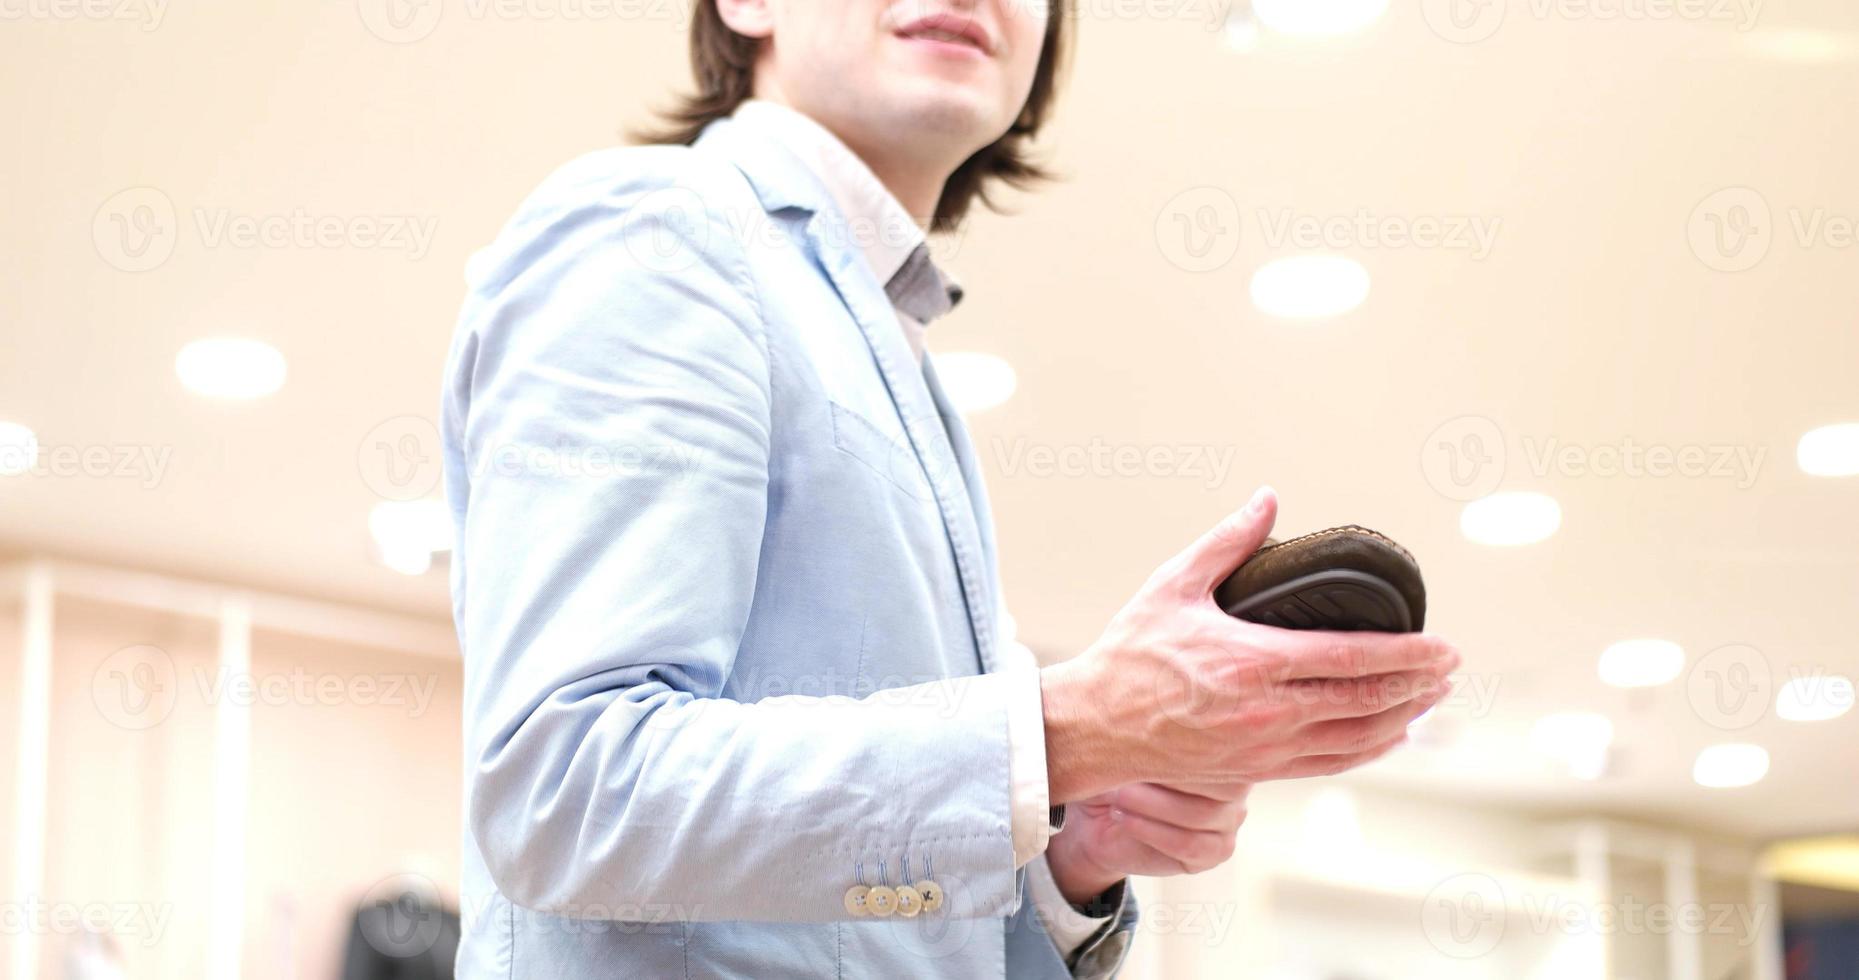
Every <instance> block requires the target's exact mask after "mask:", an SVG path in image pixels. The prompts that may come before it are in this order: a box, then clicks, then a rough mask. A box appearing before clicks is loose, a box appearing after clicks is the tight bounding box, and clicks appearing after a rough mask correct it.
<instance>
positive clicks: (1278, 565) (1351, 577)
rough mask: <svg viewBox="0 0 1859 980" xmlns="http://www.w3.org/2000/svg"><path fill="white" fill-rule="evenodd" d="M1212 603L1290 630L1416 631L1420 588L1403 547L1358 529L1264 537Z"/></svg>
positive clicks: (1422, 606)
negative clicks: (1279, 538) (1282, 538)
mask: <svg viewBox="0 0 1859 980" xmlns="http://www.w3.org/2000/svg"><path fill="white" fill-rule="evenodd" d="M1214 601H1215V602H1218V603H1219V604H1220V608H1221V609H1224V610H1226V611H1227V613H1228V614H1230V615H1233V616H1238V617H1239V618H1240V619H1244V620H1246V621H1248V622H1253V623H1261V624H1263V625H1266V626H1277V627H1281V628H1284V629H1294V630H1347V631H1352V632H1360V631H1368V632H1376V633H1417V632H1419V631H1420V630H1422V629H1423V628H1425V626H1426V615H1427V590H1426V584H1425V583H1424V582H1422V581H1421V578H1420V565H1419V563H1418V562H1416V561H1414V556H1413V555H1411V554H1409V553H1408V551H1407V549H1406V548H1403V547H1401V546H1400V545H1398V544H1395V543H1394V542H1393V541H1391V540H1389V539H1388V538H1387V537H1385V536H1383V535H1381V534H1377V533H1375V532H1374V531H1371V530H1369V529H1368V528H1365V527H1356V526H1355V525H1353V524H1352V525H1349V526H1347V527H1334V528H1331V529H1329V530H1327V531H1318V532H1316V533H1315V534H1306V535H1304V536H1303V537H1301V538H1293V539H1291V540H1289V541H1284V542H1278V541H1271V540H1267V541H1266V542H1265V544H1264V545H1263V546H1262V547H1260V548H1259V550H1258V551H1256V552H1254V553H1253V555H1252V557H1251V558H1249V559H1247V560H1246V563H1245V564H1244V565H1241V566H1239V568H1238V569H1236V570H1235V571H1234V572H1233V574H1232V575H1229V576H1227V579H1226V581H1224V582H1222V583H1220V587H1219V588H1217V589H1215V590H1214Z"/></svg>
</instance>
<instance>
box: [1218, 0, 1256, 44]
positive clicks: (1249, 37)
mask: <svg viewBox="0 0 1859 980" xmlns="http://www.w3.org/2000/svg"><path fill="white" fill-rule="evenodd" d="M1226 43H1227V44H1228V45H1231V46H1232V48H1233V49H1234V50H1235V51H1251V50H1252V49H1253V48H1256V47H1258V46H1259V22H1258V21H1257V20H1256V19H1254V18H1253V17H1252V15H1251V14H1250V13H1248V12H1246V11H1244V10H1240V9H1238V8H1235V9H1234V10H1233V12H1232V14H1230V15H1229V16H1228V17H1227V19H1226Z"/></svg>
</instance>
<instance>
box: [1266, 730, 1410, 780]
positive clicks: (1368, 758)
mask: <svg viewBox="0 0 1859 980" xmlns="http://www.w3.org/2000/svg"><path fill="white" fill-rule="evenodd" d="M1406 741H1407V736H1406V734H1405V733H1403V734H1402V735H1400V736H1399V737H1397V738H1394V739H1390V740H1389V741H1387V742H1384V743H1382V744H1381V745H1377V746H1375V747H1374V748H1372V749H1369V750H1368V751H1366V752H1355V753H1350V754H1347V755H1307V756H1304V757H1303V758H1300V759H1292V760H1291V761H1290V762H1287V763H1284V764H1283V765H1280V766H1278V767H1276V768H1273V769H1270V770H1267V771H1265V772H1262V773H1259V774H1258V775H1257V776H1256V777H1254V778H1257V779H1259V780H1261V781H1263V780H1276V779H1314V778H1317V777H1320V776H1336V775H1340V774H1342V773H1345V772H1348V771H1349V770H1351V769H1356V768H1360V767H1361V766H1365V765H1367V764H1369V763H1371V762H1374V761H1375V760H1376V759H1379V758H1381V757H1382V756H1384V755H1387V754H1388V753H1390V752H1392V751H1394V750H1395V749H1397V748H1399V747H1400V746H1401V745H1402V744H1404V743H1405V742H1406Z"/></svg>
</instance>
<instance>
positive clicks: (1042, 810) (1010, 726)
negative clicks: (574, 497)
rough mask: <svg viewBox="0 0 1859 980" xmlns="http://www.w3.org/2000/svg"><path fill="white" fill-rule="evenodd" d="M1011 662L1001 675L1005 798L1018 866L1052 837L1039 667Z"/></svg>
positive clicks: (1043, 847) (1036, 854)
mask: <svg viewBox="0 0 1859 980" xmlns="http://www.w3.org/2000/svg"><path fill="white" fill-rule="evenodd" d="M1030 660H1031V658H1030V657H1029V658H1028V661H1029V662H1027V663H1023V664H1022V663H1015V664H1012V665H1010V666H1008V667H1006V668H1005V669H1003V670H1002V671H1001V673H1002V675H1004V676H1005V677H1006V678H1007V685H1006V687H1007V743H1008V747H1009V749H1010V755H1009V761H1008V781H1009V782H1010V783H1011V784H1012V785H1011V786H1010V788H1009V797H1008V798H1009V800H1010V801H1011V804H1012V808H1013V816H1012V828H1013V863H1014V866H1015V867H1024V866H1025V865H1026V863H1027V862H1029V861H1031V860H1033V859H1034V858H1036V857H1038V856H1039V855H1041V854H1043V853H1045V850H1046V842H1047V841H1050V840H1051V839H1052V797H1051V790H1050V787H1049V786H1048V784H1047V781H1046V714H1045V706H1044V704H1043V702H1041V700H1040V697H1039V668H1038V667H1037V666H1036V665H1034V664H1033V663H1031V662H1030Z"/></svg>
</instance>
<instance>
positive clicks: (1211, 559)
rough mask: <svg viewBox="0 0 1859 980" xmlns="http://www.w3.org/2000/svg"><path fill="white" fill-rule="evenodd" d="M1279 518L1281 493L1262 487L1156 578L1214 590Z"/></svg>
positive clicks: (1202, 590) (1193, 589) (1186, 587)
mask: <svg viewBox="0 0 1859 980" xmlns="http://www.w3.org/2000/svg"><path fill="white" fill-rule="evenodd" d="M1277 519H1278V494H1277V493H1276V492H1275V491H1273V490H1272V488H1271V487H1260V488H1259V490H1258V492H1257V493H1254V494H1253V495H1252V499H1251V500H1250V501H1248V502H1247V504H1246V506H1244V507H1242V508H1240V509H1239V510H1237V511H1234V512H1233V513H1232V514H1229V515H1228V516H1227V517H1226V518H1224V519H1223V520H1221V521H1220V523H1218V524H1216V525H1214V527H1213V529H1212V530H1210V531H1208V532H1207V533H1206V534H1203V535H1201V537H1200V540H1198V541H1196V542H1194V543H1193V544H1191V545H1189V546H1188V548H1187V550H1186V551H1183V552H1182V553H1180V554H1178V555H1176V556H1175V557H1174V558H1171V559H1169V561H1168V563H1167V564H1165V565H1163V566H1162V568H1161V570H1160V571H1158V572H1157V578H1159V579H1166V580H1172V581H1173V582H1174V583H1175V584H1176V585H1177V586H1179V587H1180V588H1181V589H1182V590H1183V591H1184V592H1190V593H1193V594H1196V595H1200V594H1208V593H1212V592H1213V588H1214V586H1216V585H1219V584H1220V583H1221V582H1222V581H1223V580H1225V579H1226V577H1227V576H1228V575H1230V574H1232V572H1233V569H1235V568H1238V567H1239V566H1240V563H1242V562H1244V561H1245V560H1246V559H1247V558H1250V557H1252V553H1253V552H1254V551H1257V550H1259V545H1260V544H1262V543H1264V541H1265V539H1266V537H1267V536H1269V535H1270V534H1271V533H1272V522H1274V521H1276V520H1277Z"/></svg>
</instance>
